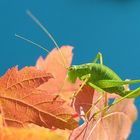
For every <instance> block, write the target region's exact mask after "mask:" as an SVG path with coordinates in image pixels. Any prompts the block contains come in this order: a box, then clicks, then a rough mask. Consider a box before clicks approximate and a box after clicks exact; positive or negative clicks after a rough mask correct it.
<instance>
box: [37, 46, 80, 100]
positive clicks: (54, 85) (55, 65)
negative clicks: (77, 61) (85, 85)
mask: <svg viewBox="0 0 140 140" xmlns="http://www.w3.org/2000/svg"><path fill="white" fill-rule="evenodd" d="M72 50H73V47H71V46H62V47H61V48H60V50H57V49H56V48H55V49H53V50H52V51H51V53H50V54H49V55H48V56H47V57H46V58H45V59H43V58H42V57H40V58H39V59H38V60H37V63H36V67H37V68H38V69H40V70H45V71H46V72H48V73H52V74H53V75H54V77H55V78H54V79H50V80H49V82H47V83H44V84H43V85H41V86H40V87H39V89H41V90H47V91H48V92H49V93H52V94H56V93H57V94H59V95H61V96H62V97H63V98H64V99H66V100H67V101H69V100H70V97H72V95H73V93H74V92H75V91H77V90H78V88H79V86H80V84H81V82H80V81H79V80H77V81H76V83H75V84H72V83H70V82H69V81H68V80H67V69H66V67H65V66H64V63H65V65H66V66H67V67H69V66H70V65H71V62H72V57H73V53H72ZM60 52H61V53H60ZM61 54H62V55H63V56H62V55H61Z"/></svg>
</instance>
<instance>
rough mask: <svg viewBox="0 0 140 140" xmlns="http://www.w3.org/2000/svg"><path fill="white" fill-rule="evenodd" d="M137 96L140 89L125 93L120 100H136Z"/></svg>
mask: <svg viewBox="0 0 140 140" xmlns="http://www.w3.org/2000/svg"><path fill="white" fill-rule="evenodd" d="M138 96H140V87H138V88H136V89H135V90H130V91H125V92H124V96H123V97H122V98H136V97H138Z"/></svg>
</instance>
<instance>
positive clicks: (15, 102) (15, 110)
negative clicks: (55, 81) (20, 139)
mask: <svg viewBox="0 0 140 140" xmlns="http://www.w3.org/2000/svg"><path fill="white" fill-rule="evenodd" d="M50 78H53V76H52V75H51V74H49V73H47V72H45V71H42V70H37V69H36V68H34V67H25V68H23V69H22V70H20V71H18V68H17V67H14V68H12V69H11V70H9V71H8V72H7V73H6V74H5V75H4V76H3V77H1V78H0V102H1V105H2V111H3V115H4V119H5V122H6V124H7V125H8V126H16V127H22V126H24V125H25V124H26V123H35V124H37V125H40V126H44V127H47V128H52V127H57V128H61V129H65V128H67V129H74V128H75V127H77V122H76V121H75V120H74V119H73V118H72V111H73V110H72V108H70V107H69V106H67V105H66V104H65V100H63V99H61V98H60V97H59V96H57V95H56V94H50V93H48V92H46V91H44V90H39V89H37V87H39V86H40V85H41V84H43V83H45V82H47V81H48V80H49V79H50Z"/></svg>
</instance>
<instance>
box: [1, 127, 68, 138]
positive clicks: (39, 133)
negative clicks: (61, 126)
mask: <svg viewBox="0 0 140 140" xmlns="http://www.w3.org/2000/svg"><path fill="white" fill-rule="evenodd" d="M61 131H62V132H61ZM68 136H69V133H67V132H66V131H64V130H59V131H50V130H49V129H46V128H39V127H38V128H36V127H35V128H12V127H7V128H6V127H5V128H2V129H0V140H66V139H68Z"/></svg>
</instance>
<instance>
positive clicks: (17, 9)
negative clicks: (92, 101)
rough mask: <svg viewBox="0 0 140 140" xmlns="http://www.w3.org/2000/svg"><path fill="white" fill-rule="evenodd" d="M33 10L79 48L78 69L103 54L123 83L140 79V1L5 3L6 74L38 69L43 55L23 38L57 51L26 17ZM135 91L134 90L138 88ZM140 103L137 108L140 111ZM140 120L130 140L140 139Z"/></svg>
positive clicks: (1, 27) (1, 3)
mask: <svg viewBox="0 0 140 140" xmlns="http://www.w3.org/2000/svg"><path fill="white" fill-rule="evenodd" d="M27 9H30V10H31V11H32V13H33V14H34V15H36V16H37V17H38V18H39V19H40V20H41V22H42V23H43V24H45V25H46V26H47V28H48V29H49V31H50V32H51V33H52V34H53V35H54V37H55V39H56V41H57V42H58V44H59V45H60V46H61V45H67V44H69V45H73V46H75V49H74V54H75V55H74V60H73V64H79V63H85V62H91V61H92V60H93V58H94V57H95V55H96V54H97V52H98V51H101V52H102V54H103V57H104V63H105V64H106V65H107V66H109V67H111V68H112V69H114V70H115V71H116V72H117V73H118V74H119V75H120V76H121V78H122V79H126V78H129V79H138V78H139V79H140V63H139V59H140V58H139V53H140V2H139V1H138V0H36V1H35V0H24V1H19V0H11V1H10V0H0V74H1V75H2V74H4V73H5V71H6V70H7V69H8V68H10V67H12V66H15V65H17V64H18V65H19V67H20V68H22V67H23V66H26V65H27V66H29V65H34V64H35V62H36V60H37V58H38V57H39V56H40V55H43V56H45V55H46V53H44V52H43V51H42V50H40V49H38V48H35V47H31V46H32V45H30V44H28V43H25V42H23V41H22V40H19V39H17V38H16V37H15V36H14V34H15V33H19V34H22V35H24V36H26V37H27V38H31V39H32V40H35V41H36V42H39V43H40V44H43V45H46V47H47V48H48V49H49V50H51V49H52V48H53V44H52V42H51V41H50V39H49V38H48V37H47V36H46V35H45V34H44V33H43V31H42V30H41V29H40V28H39V27H38V26H37V25H36V24H35V23H34V22H33V21H32V20H31V19H30V18H29V17H28V16H27V15H26V13H25V11H26V10H27ZM136 87H137V86H133V87H132V88H136ZM139 102H140V98H138V99H136V105H137V107H138V109H140V104H139ZM139 130H140V117H139V118H138V119H137V121H136V122H135V124H134V125H133V130H132V134H131V135H130V137H129V140H138V139H139V137H140V132H139Z"/></svg>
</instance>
